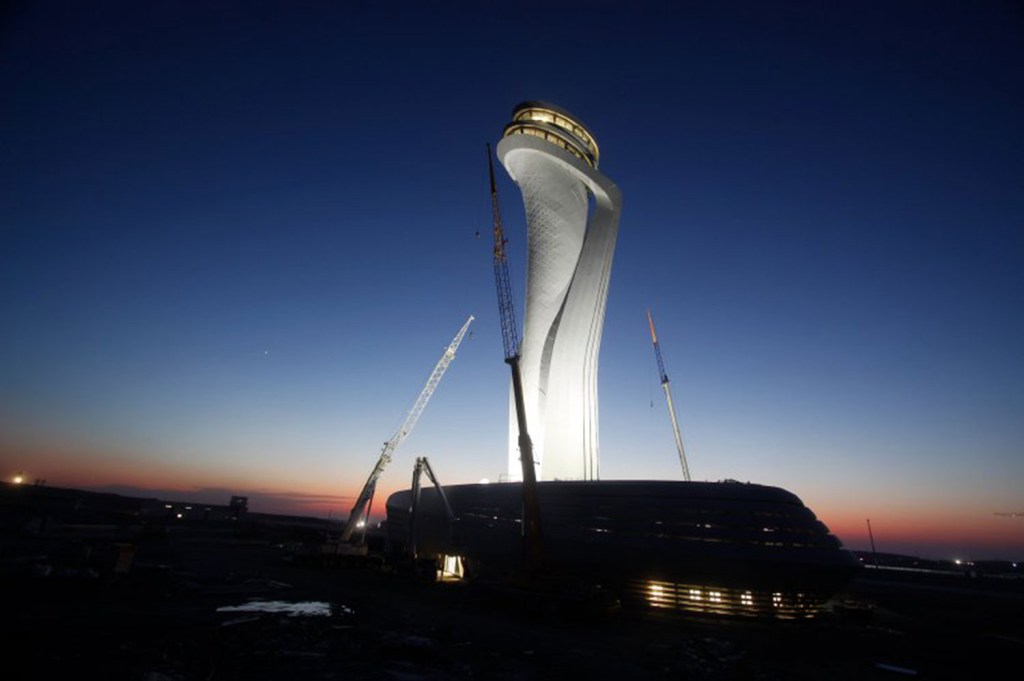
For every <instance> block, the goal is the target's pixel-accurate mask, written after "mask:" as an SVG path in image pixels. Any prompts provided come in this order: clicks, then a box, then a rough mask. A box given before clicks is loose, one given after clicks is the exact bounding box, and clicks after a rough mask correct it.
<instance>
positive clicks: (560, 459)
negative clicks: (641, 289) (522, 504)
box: [497, 101, 622, 480]
mask: <svg viewBox="0 0 1024 681" xmlns="http://www.w3.org/2000/svg"><path fill="white" fill-rule="evenodd" d="M497 153H498V158H499V160H500V161H501V163H502V164H503V165H504V167H505V169H506V170H507V171H508V173H509V175H510V176H511V178H512V179H513V181H515V183H516V184H517V185H518V186H519V189H520V191H521V192H522V196H523V204H524V207H525V209H526V223H527V243H528V254H527V266H526V270H527V273H526V313H525V321H524V329H523V342H522V345H521V347H520V370H521V372H522V379H523V392H524V403H525V407H526V415H527V423H528V424H529V428H530V434H531V436H532V439H533V444H534V454H535V459H536V461H537V465H538V475H537V478H538V479H540V480H555V479H560V480H595V479H598V478H599V465H598V464H599V461H598V407H597V368H598V355H599V352H600V347H601V333H602V329H603V326H604V311H605V302H606V300H607V297H608V282H609V278H610V275H611V264H612V255H613V253H614V250H615V240H616V237H617V234H618V224H619V213H620V211H621V204H622V201H621V195H620V193H619V190H618V188H617V187H616V186H615V184H614V183H613V182H612V181H611V180H609V179H608V178H607V177H606V176H605V175H603V174H602V173H600V172H599V171H598V169H597V166H598V161H599V158H600V151H599V148H598V144H597V140H596V139H595V138H594V136H593V134H591V132H590V131H589V130H588V129H587V127H586V126H585V125H584V124H583V123H582V122H581V121H580V120H579V119H578V118H577V117H576V116H574V115H573V114H571V113H569V112H568V111H566V110H565V109H562V108H561V107H558V106H555V105H552V104H547V103H544V102H533V101H531V102H523V103H522V104H519V105H518V106H516V107H515V109H514V110H513V112H512V120H511V122H510V123H508V124H507V125H506V126H505V129H504V133H503V136H502V139H501V141H500V142H499V143H498V148H497ZM591 199H593V201H591ZM515 423H516V422H515V415H514V408H513V407H511V406H510V429H509V434H510V437H509V475H510V477H511V478H512V479H515V480H518V479H521V475H522V473H521V466H520V463H519V452H518V446H517V437H516V435H517V428H516V426H515Z"/></svg>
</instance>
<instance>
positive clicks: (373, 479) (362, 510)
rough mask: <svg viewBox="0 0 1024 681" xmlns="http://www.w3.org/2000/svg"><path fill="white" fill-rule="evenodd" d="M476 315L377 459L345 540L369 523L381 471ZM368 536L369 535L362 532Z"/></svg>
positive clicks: (456, 338) (410, 429)
mask: <svg viewBox="0 0 1024 681" xmlns="http://www.w3.org/2000/svg"><path fill="white" fill-rule="evenodd" d="M473 319H474V317H473V315H469V319H467V320H466V323H465V324H463V325H462V328H461V329H459V332H458V333H457V334H455V338H453V339H452V342H451V343H449V344H448V347H447V348H445V351H444V354H443V355H441V359H439V360H438V361H437V365H436V366H435V367H434V371H433V373H431V374H430V378H428V379H427V384H426V385H425V386H423V390H422V391H421V392H420V396H419V397H418V398H416V402H415V404H413V405H412V409H410V410H409V413H408V415H407V416H406V417H405V421H403V422H402V425H401V426H399V427H398V430H397V431H396V432H395V434H394V435H392V436H391V439H390V440H388V441H387V442H385V443H384V448H383V449H382V450H381V452H380V457H379V458H378V459H377V464H376V465H375V466H374V467H373V471H371V472H370V477H368V478H367V479H366V484H365V485H363V489H362V491H361V492H360V493H359V496H358V497H357V498H356V503H355V505H354V506H353V507H352V512H351V513H350V514H349V517H348V522H347V523H346V524H345V529H344V531H342V533H341V541H342V542H348V541H351V539H352V536H353V535H354V534H355V531H356V530H357V529H360V528H363V527H364V526H365V524H366V518H367V516H368V515H369V511H368V507H369V505H370V503H371V502H372V501H373V493H374V492H375V491H376V489H377V480H378V479H379V478H380V476H381V473H383V472H384V469H385V468H387V466H388V464H389V463H391V457H392V455H393V454H394V453H395V450H396V449H398V445H400V444H402V440H404V439H405V438H406V437H408V436H409V433H411V432H412V429H413V428H414V427H415V426H416V422H417V421H418V420H419V418H420V415H421V414H422V413H423V410H424V409H425V408H426V406H427V402H429V401H430V397H431V395H433V394H434V390H435V389H436V388H437V384H438V383H440V382H441V378H442V377H443V376H444V372H445V371H447V370H448V365H449V364H451V362H452V360H453V359H455V351H456V350H458V349H459V344H460V343H462V338H463V337H464V336H465V335H466V331H467V330H468V329H469V325H470V324H471V323H472V322H473ZM361 536H365V535H361Z"/></svg>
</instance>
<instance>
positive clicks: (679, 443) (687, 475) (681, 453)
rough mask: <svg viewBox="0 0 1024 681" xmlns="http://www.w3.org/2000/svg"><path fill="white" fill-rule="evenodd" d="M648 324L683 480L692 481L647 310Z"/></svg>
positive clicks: (666, 378)
mask: <svg viewBox="0 0 1024 681" xmlns="http://www.w3.org/2000/svg"><path fill="white" fill-rule="evenodd" d="M647 324H648V326H650V327H651V343H652V344H653V345H654V356H655V357H657V358H658V371H659V372H661V389H662V390H664V391H665V401H666V402H667V403H668V415H669V418H671V419H672V434H673V435H674V436H675V438H676V450H677V451H678V452H679V465H680V466H682V468H683V480H686V481H689V480H690V467H689V466H688V465H686V452H685V451H684V450H683V436H682V435H680V433H679V421H678V420H677V419H676V407H675V404H674V403H673V402H672V390H671V389H670V388H669V386H668V374H667V373H665V361H664V360H663V359H662V358H661V346H660V345H658V334H656V333H655V332H654V319H653V318H652V317H651V311H650V310H647Z"/></svg>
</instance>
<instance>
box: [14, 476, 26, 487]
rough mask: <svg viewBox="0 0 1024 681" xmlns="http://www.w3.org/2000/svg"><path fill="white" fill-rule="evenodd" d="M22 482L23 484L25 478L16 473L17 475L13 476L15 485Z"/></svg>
mask: <svg viewBox="0 0 1024 681" xmlns="http://www.w3.org/2000/svg"><path fill="white" fill-rule="evenodd" d="M23 482H25V477H24V476H23V475H22V474H21V473H18V474H17V475H15V476H14V484H15V485H20V484H21V483H23Z"/></svg>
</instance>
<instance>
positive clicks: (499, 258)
mask: <svg viewBox="0 0 1024 681" xmlns="http://www.w3.org/2000/svg"><path fill="white" fill-rule="evenodd" d="M487 170H488V172H489V173H490V180H491V214H492V218H493V221H494V283H495V285H496V287H497V289H498V313H499V315H500V317H501V342H502V345H503V346H504V348H505V363H506V364H508V366H509V369H510V370H511V372H512V395H513V397H514V398H515V403H516V423H517V425H518V427H519V460H520V462H521V463H522V468H523V540H524V542H523V553H524V559H525V561H526V563H527V565H528V566H529V568H530V569H531V570H536V569H537V568H538V567H539V565H540V562H541V559H542V551H541V539H540V499H539V497H538V495H537V471H536V469H535V467H534V461H533V441H532V440H530V434H529V431H528V430H527V427H526V404H525V401H524V399H523V378H522V374H521V373H520V371H519V331H518V326H517V325H516V313H515V307H514V306H513V303H512V284H511V282H510V279H509V275H508V256H507V254H506V253H505V245H506V244H507V243H508V241H507V240H506V239H505V228H504V226H502V223H501V210H500V207H499V205H498V186H497V184H496V183H495V182H494V161H493V160H492V159H491V145H490V144H488V145H487Z"/></svg>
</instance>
